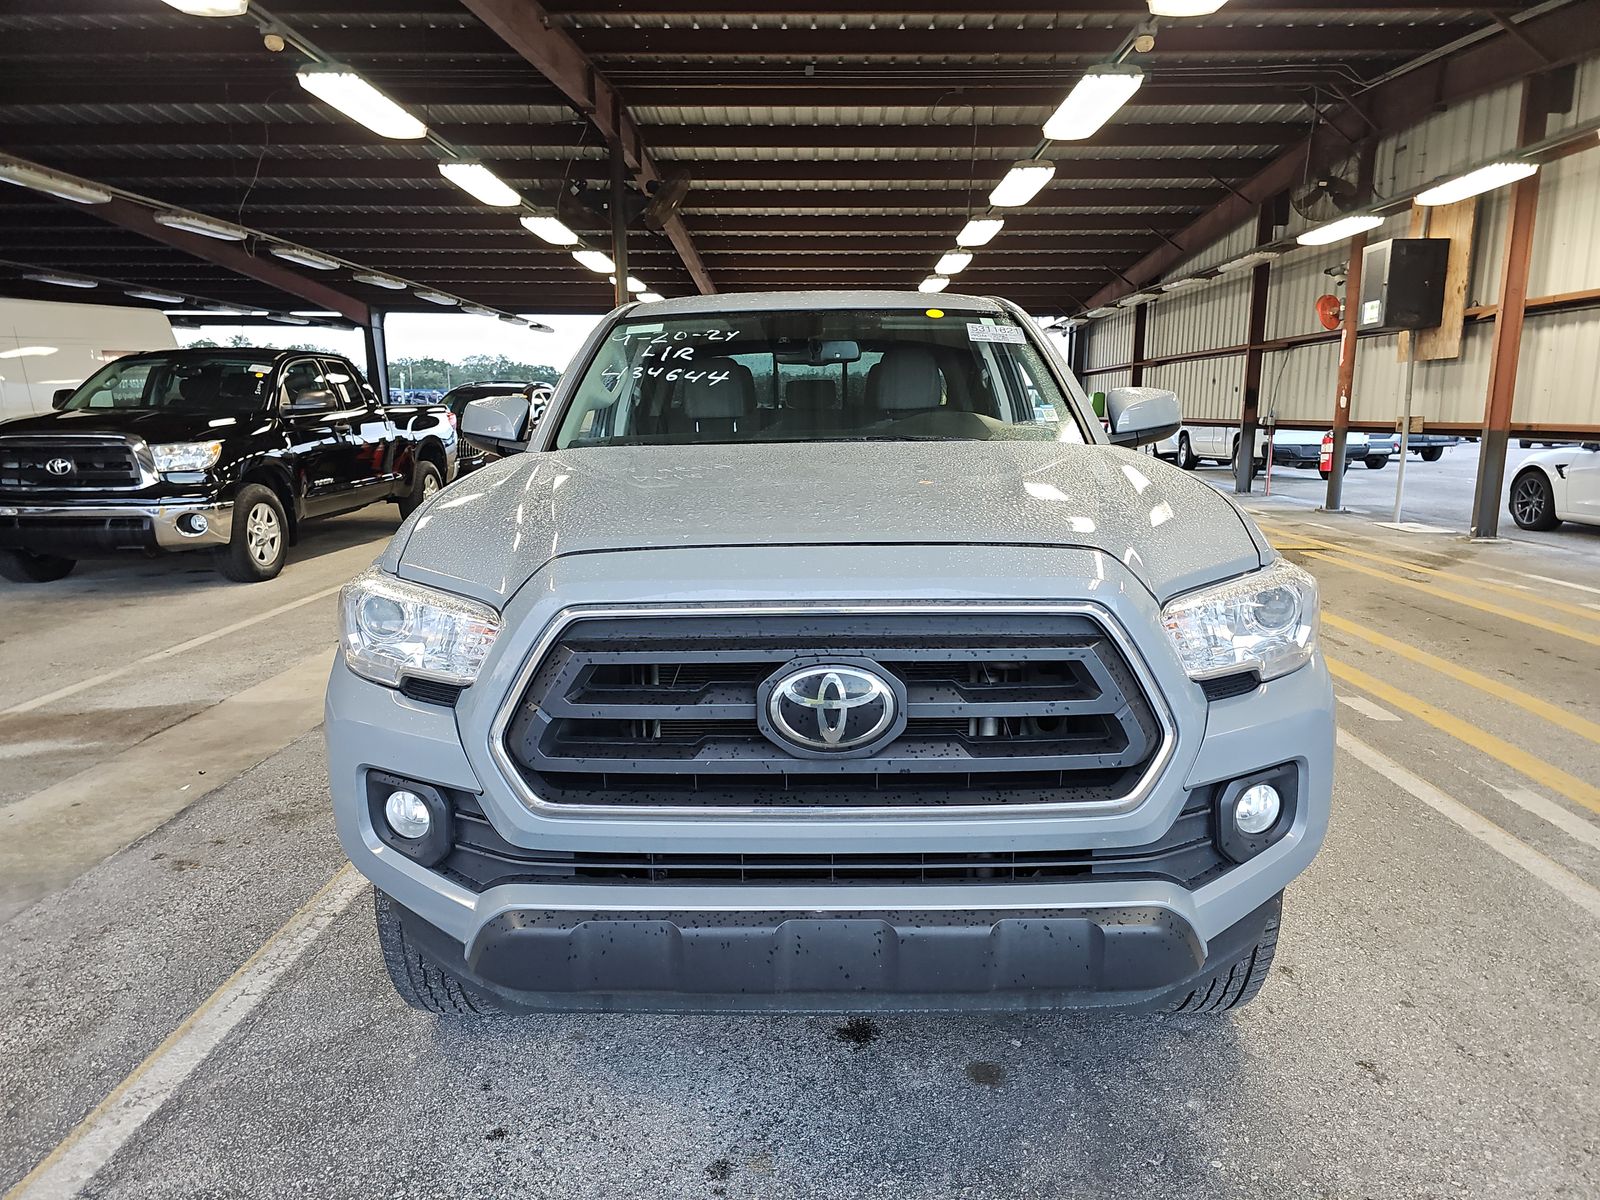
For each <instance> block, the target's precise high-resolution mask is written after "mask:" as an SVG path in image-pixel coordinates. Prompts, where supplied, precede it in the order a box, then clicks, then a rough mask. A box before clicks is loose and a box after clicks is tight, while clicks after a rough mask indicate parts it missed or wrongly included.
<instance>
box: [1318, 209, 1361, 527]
mask: <svg viewBox="0 0 1600 1200" xmlns="http://www.w3.org/2000/svg"><path fill="white" fill-rule="evenodd" d="M1366 248H1367V235H1366V234H1364V233H1358V234H1356V235H1355V237H1353V238H1351V239H1350V264H1349V266H1347V267H1346V268H1345V273H1344V329H1343V330H1342V332H1341V333H1340V335H1339V382H1338V385H1337V387H1338V395H1337V397H1336V399H1335V402H1334V406H1333V460H1332V463H1331V465H1332V466H1333V467H1334V468H1335V469H1334V470H1330V471H1329V472H1328V493H1327V495H1326V496H1325V497H1324V498H1323V501H1322V507H1323V509H1324V510H1326V511H1327V512H1338V511H1339V508H1340V506H1341V504H1342V503H1343V500H1344V472H1343V471H1341V470H1338V469H1337V468H1338V467H1340V466H1342V465H1343V463H1344V448H1345V446H1346V445H1348V444H1349V441H1350V393H1351V391H1352V389H1354V387H1355V382H1356V345H1357V339H1356V318H1357V317H1358V316H1359V315H1360V308H1361V255H1362V253H1363V252H1364V251H1365V250H1366Z"/></svg>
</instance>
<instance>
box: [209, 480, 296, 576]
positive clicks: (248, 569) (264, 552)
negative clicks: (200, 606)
mask: <svg viewBox="0 0 1600 1200" xmlns="http://www.w3.org/2000/svg"><path fill="white" fill-rule="evenodd" d="M288 558H289V522H288V520H287V518H286V517H285V516H284V513H283V501H281V500H279V499H278V494H277V493H276V492H274V491H273V490H272V489H271V488H269V487H262V486H261V485H260V484H259V483H247V484H245V485H244V486H243V487H242V488H240V489H239V494H238V495H237V496H235V497H234V500H233V533H232V535H231V536H230V537H229V538H228V544H227V545H226V546H220V547H218V548H217V551H216V560H215V561H216V567H217V573H218V574H220V575H221V576H222V577H223V578H224V579H231V580H233V582H234V583H264V582H266V581H267V580H268V579H275V578H277V575H278V573H279V572H280V571H282V570H283V564H284V563H285V562H287V561H288Z"/></svg>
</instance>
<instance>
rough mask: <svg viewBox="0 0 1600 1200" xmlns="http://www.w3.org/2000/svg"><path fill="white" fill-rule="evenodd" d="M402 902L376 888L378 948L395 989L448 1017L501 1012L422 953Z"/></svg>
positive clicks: (410, 1000)
mask: <svg viewBox="0 0 1600 1200" xmlns="http://www.w3.org/2000/svg"><path fill="white" fill-rule="evenodd" d="M398 908H399V905H397V904H396V903H395V902H394V901H393V900H391V899H390V898H389V897H388V896H386V895H384V893H382V892H380V891H379V890H378V889H377V888H373V889H372V915H373V917H374V919H375V920H376V922H377V926H378V948H379V949H380V950H381V951H382V952H383V965H384V969H385V970H387V971H388V972H389V982H390V983H392V984H394V990H395V991H396V992H397V993H398V994H399V996H400V999H402V1000H404V1001H405V1002H406V1003H407V1004H409V1005H410V1006H411V1007H412V1008H415V1009H418V1010H420V1011H422V1012H430V1013H435V1014H438V1015H439V1016H446V1017H481V1016H485V1015H487V1014H489V1013H495V1012H499V1011H500V1008H499V1006H498V1005H497V1004H495V1002H494V1001H493V1000H491V999H489V997H487V996H485V995H483V993H481V992H478V991H476V990H474V989H473V988H472V987H471V986H469V985H468V984H467V982H466V981H465V980H463V979H462V978H461V977H460V976H458V975H456V974H454V973H453V972H451V971H449V970H447V969H445V968H444V967H441V966H440V965H439V964H438V963H436V962H434V961H433V960H432V959H430V958H428V957H427V956H425V955H424V954H422V953H421V951H419V950H418V949H417V948H416V947H415V946H413V945H412V944H411V939H410V938H408V937H406V931H405V926H404V925H402V924H401V923H400V914H399V912H398V911H397V909H398Z"/></svg>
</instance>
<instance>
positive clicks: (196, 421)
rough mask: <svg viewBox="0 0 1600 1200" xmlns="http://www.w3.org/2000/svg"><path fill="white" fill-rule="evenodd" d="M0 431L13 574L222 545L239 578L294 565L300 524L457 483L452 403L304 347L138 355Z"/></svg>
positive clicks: (221, 555) (0, 509) (1, 535)
mask: <svg viewBox="0 0 1600 1200" xmlns="http://www.w3.org/2000/svg"><path fill="white" fill-rule="evenodd" d="M55 410H56V411H54V412H50V413H45V414H42V415H39V416H33V417H24V418H22V419H20V420H15V421H7V422H6V423H5V424H3V425H0V576H4V577H5V578H7V579H12V580H16V581H19V582H32V583H43V582H48V581H50V580H53V579H60V578H61V577H62V576H64V575H66V574H67V573H68V572H69V571H71V570H72V568H73V565H74V563H75V562H76V561H77V560H78V559H79V558H86V557H91V556H96V555H103V554H110V553H115V552H120V551H127V550H133V551H143V552H145V553H149V554H153V553H156V552H158V551H163V550H189V549H198V548H209V549H210V550H211V551H212V554H213V557H214V559H215V563H216V568H217V570H218V571H220V572H221V573H222V574H223V575H225V576H226V577H227V578H229V579H233V580H237V581H238V582H241V583H253V582H257V581H259V580H264V579H271V578H272V577H273V576H275V575H276V574H277V573H278V572H279V571H281V570H282V569H283V564H284V560H285V558H286V557H287V554H288V548H289V546H290V544H291V543H293V542H294V541H295V539H296V537H297V536H298V534H299V531H300V526H301V523H302V522H304V521H306V520H309V519H311V518H315V517H327V516H333V515H335V514H337V513H344V512H350V511H352V510H354V509H358V508H363V507H365V506H366V505H369V504H380V503H385V502H390V503H395V504H398V505H399V507H400V513H401V515H402V516H405V515H406V514H408V513H410V512H411V510H412V509H414V508H416V507H417V506H418V505H420V504H421V503H422V502H423V501H424V500H426V499H427V498H428V497H429V496H431V495H432V494H433V493H434V492H436V491H438V490H439V488H440V487H442V486H443V485H444V484H445V483H446V482H448V481H449V480H450V478H451V477H452V475H453V474H454V472H455V465H456V421H455V417H454V415H453V414H451V413H450V411H449V410H448V409H446V408H445V407H443V406H442V405H437V404H434V405H422V406H404V407H402V406H394V407H390V406H387V405H384V404H381V403H379V402H378V399H377V397H376V395H375V394H374V393H373V391H372V389H371V388H370V387H368V386H367V384H366V382H365V380H364V379H363V378H362V376H361V374H360V373H359V372H358V371H357V370H356V368H355V367H354V366H352V365H351V364H350V362H349V361H348V360H347V359H343V358H340V357H338V356H337V355H332V354H311V353H306V352H305V351H297V350H245V349H228V350H162V351H157V352H153V353H149V354H133V355H128V356H125V357H123V358H119V359H117V360H116V361H115V362H113V363H110V364H109V365H107V366H105V367H103V368H101V369H100V370H99V371H97V372H96V373H95V374H94V375H93V376H92V377H91V378H90V379H89V380H88V381H87V382H86V383H84V384H82V385H80V386H79V387H77V388H75V389H71V390H69V391H64V392H58V393H57V394H56V397H55Z"/></svg>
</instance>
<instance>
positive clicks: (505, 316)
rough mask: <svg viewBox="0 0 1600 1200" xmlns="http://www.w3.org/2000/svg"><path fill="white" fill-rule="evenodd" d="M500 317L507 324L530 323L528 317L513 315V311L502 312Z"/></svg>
mask: <svg viewBox="0 0 1600 1200" xmlns="http://www.w3.org/2000/svg"><path fill="white" fill-rule="evenodd" d="M500 319H501V320H502V321H504V322H505V323H506V324H507V325H524V326H525V325H527V324H528V323H529V322H528V319H527V318H526V317H518V316H513V315H512V314H511V313H501V314H500Z"/></svg>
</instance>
